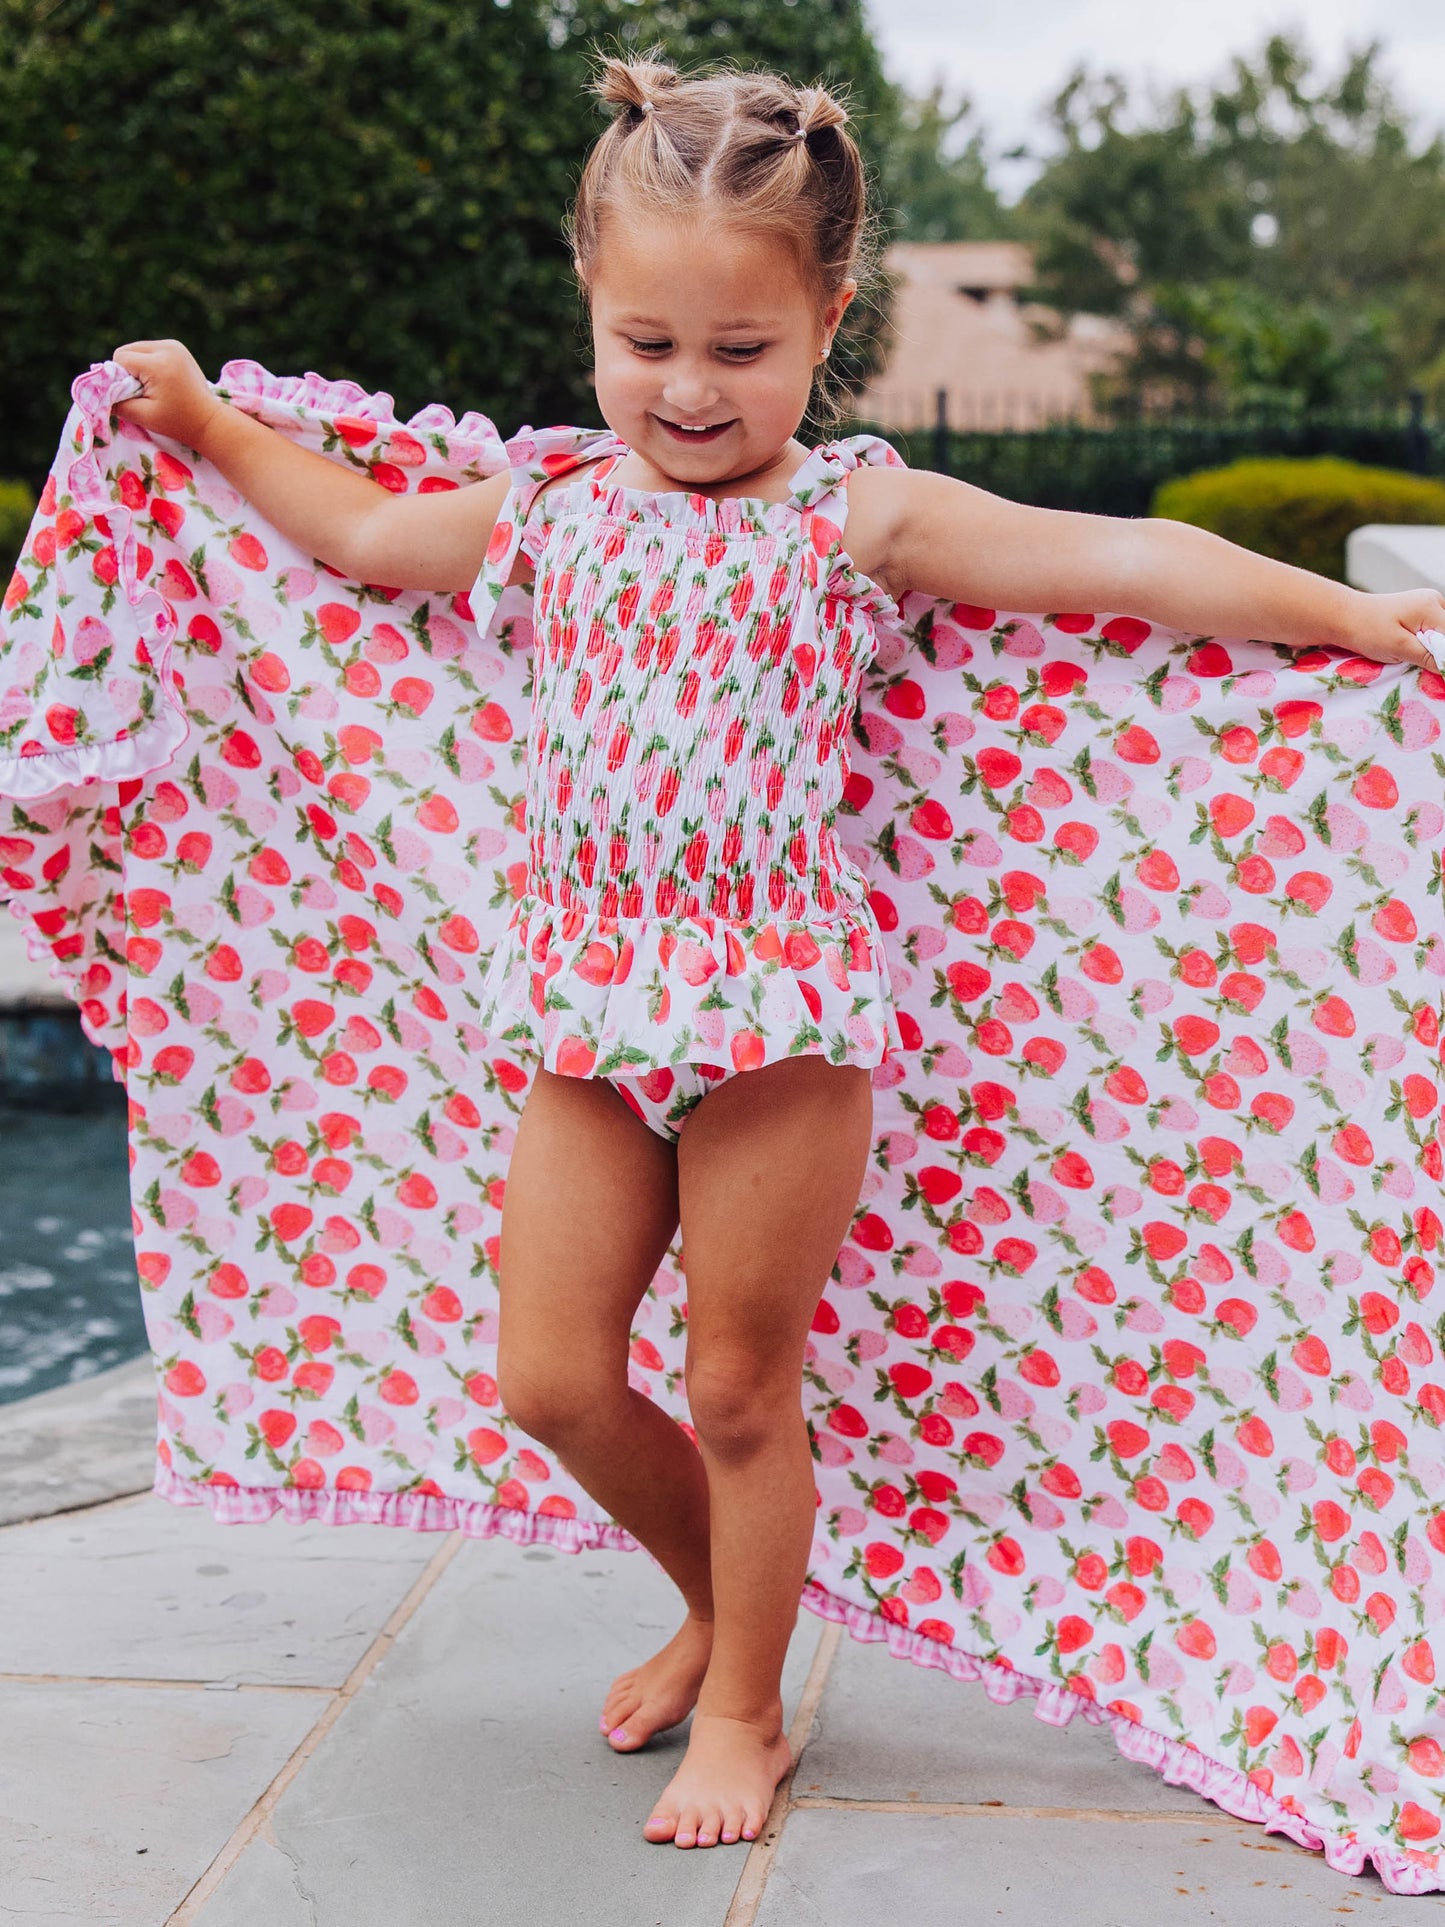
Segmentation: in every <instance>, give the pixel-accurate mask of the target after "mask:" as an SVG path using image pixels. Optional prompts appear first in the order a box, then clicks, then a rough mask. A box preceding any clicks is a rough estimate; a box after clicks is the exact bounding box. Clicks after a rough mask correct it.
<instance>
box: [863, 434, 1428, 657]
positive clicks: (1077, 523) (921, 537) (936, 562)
mask: <svg viewBox="0 0 1445 1927" xmlns="http://www.w3.org/2000/svg"><path fill="white" fill-rule="evenodd" d="M860 483H861V484H862V486H861V487H860V486H859V484H860ZM848 493H849V496H850V499H851V508H850V513H849V522H848V534H849V547H850V551H851V553H852V554H853V556H854V558H855V559H856V560H857V561H858V563H859V566H860V567H862V568H863V569H865V571H866V572H867V573H868V574H869V575H872V576H874V577H875V578H876V579H877V580H878V581H880V582H881V583H882V584H883V586H884V587H885V588H886V589H887V590H888V591H889V593H890V594H892V595H894V596H902V595H904V594H905V593H906V592H907V591H909V590H917V591H919V592H921V593H922V594H924V595H930V596H937V597H941V598H945V599H947V600H948V601H950V602H969V603H974V604H981V605H985V606H989V607H993V608H1001V609H1043V610H1057V609H1110V610H1117V611H1120V612H1123V613H1127V614H1129V615H1138V616H1144V617H1146V618H1148V619H1149V620H1150V621H1153V622H1158V623H1162V624H1164V625H1165V626H1166V627H1168V628H1172V629H1182V630H1185V631H1187V632H1189V633H1190V634H1194V635H1235V636H1251V637H1254V638H1257V639H1258V640H1260V641H1263V642H1278V643H1282V644H1284V646H1285V647H1286V648H1289V649H1303V648H1305V647H1307V646H1310V645H1312V644H1320V643H1329V644H1333V645H1334V646H1336V647H1337V648H1341V649H1348V650H1350V651H1352V652H1353V653H1354V654H1356V655H1360V656H1368V657H1371V658H1373V659H1374V660H1375V661H1377V662H1413V663H1419V664H1421V665H1423V666H1426V667H1431V666H1433V658H1432V656H1431V655H1430V652H1429V651H1428V650H1427V649H1426V648H1425V646H1424V645H1423V643H1422V642H1421V641H1420V637H1419V634H1418V631H1420V630H1422V629H1434V630H1437V631H1439V630H1445V597H1442V596H1441V595H1439V594H1437V593H1436V592H1435V591H1434V590H1433V589H1417V590H1415V589H1412V590H1408V591H1406V592H1405V593H1404V594H1401V595H1367V594H1365V593H1364V592H1363V591H1361V590H1359V589H1351V588H1347V587H1346V586H1345V584H1344V583H1342V582H1331V581H1329V580H1328V579H1327V578H1326V577H1324V576H1320V575H1315V574H1313V573H1312V572H1311V571H1310V570H1308V569H1296V568H1292V567H1291V566H1290V565H1289V564H1288V563H1286V562H1274V561H1271V560H1270V559H1269V558H1268V557H1267V556H1262V555H1255V554H1254V553H1253V552H1252V551H1251V550H1249V549H1242V548H1239V547H1238V546H1237V545H1236V544H1235V543H1233V542H1226V541H1225V540H1224V538H1223V537H1222V536H1218V535H1212V534H1210V533H1209V531H1208V530H1207V529H1197V528H1193V527H1191V526H1190V525H1189V524H1188V523H1184V522H1166V521H1163V520H1155V519H1152V518H1139V519H1131V518H1128V517H1124V516H1114V515H1078V514H1073V513H1070V512H1067V511H1063V510H1059V509H1040V508H1028V507H1025V506H1023V505H1022V504H1020V503H1017V502H1010V501H1006V500H1005V499H1004V498H1003V497H1002V496H998V495H990V494H989V493H988V492H987V490H985V489H981V488H974V487H973V486H972V485H971V484H969V483H967V482H959V481H955V480H954V479H953V478H952V477H951V476H947V475H935V474H931V473H929V472H928V471H927V470H925V469H898V468H881V467H880V468H869V469H860V470H859V471H858V473H857V474H856V475H854V476H851V477H850V478H849V484H848ZM865 553H866V556H867V559H866V560H865V559H864V555H865Z"/></svg>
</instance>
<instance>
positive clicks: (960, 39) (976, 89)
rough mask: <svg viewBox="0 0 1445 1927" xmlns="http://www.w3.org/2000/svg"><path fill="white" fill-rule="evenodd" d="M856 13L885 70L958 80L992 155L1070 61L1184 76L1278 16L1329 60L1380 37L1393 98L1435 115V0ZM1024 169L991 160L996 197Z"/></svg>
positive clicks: (1035, 125)
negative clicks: (866, 17)
mask: <svg viewBox="0 0 1445 1927" xmlns="http://www.w3.org/2000/svg"><path fill="white" fill-rule="evenodd" d="M869 12H870V14H871V16H872V21H873V29H874V33H875V35H876V37H877V39H878V42H879V44H880V46H881V47H882V50H883V58H884V61H885V64H886V65H887V68H888V71H889V73H890V74H891V75H892V76H893V78H894V79H896V80H901V81H904V82H905V83H907V84H908V85H909V86H912V87H915V88H921V87H926V86H928V85H929V84H930V83H931V81H932V80H933V79H934V78H935V77H937V76H941V77H942V78H943V80H944V81H945V83H946V84H947V85H948V86H949V87H950V88H951V89H955V90H956V89H962V90H964V91H966V92H968V93H970V94H971V95H972V96H973V99H974V103H975V106H976V108H977V110H978V118H979V119H980V121H981V122H982V124H983V125H984V127H985V128H986V129H988V130H989V133H990V135H991V140H990V147H991V150H992V151H993V152H994V153H995V154H997V153H999V152H1001V151H1002V150H1003V149H1006V148H1009V147H1013V146H1016V145H1018V144H1019V143H1020V142H1023V141H1027V142H1028V143H1029V144H1030V145H1032V146H1035V147H1037V146H1039V145H1040V144H1044V143H1046V142H1047V139H1048V130H1047V127H1046V124H1045V122H1044V120H1043V118H1042V115H1041V111H1040V110H1041V109H1042V108H1044V107H1046V105H1047V103H1048V101H1049V100H1050V99H1051V97H1052V96H1053V95H1054V94H1055V93H1056V92H1057V91H1058V89H1059V87H1060V86H1061V85H1062V84H1063V82H1064V80H1065V79H1066V78H1067V77H1068V75H1069V73H1070V72H1071V71H1072V69H1073V68H1074V66H1075V65H1076V64H1078V63H1079V62H1080V61H1084V62H1086V63H1087V64H1088V65H1089V66H1090V67H1092V68H1093V69H1094V70H1095V71H1100V70H1103V69H1107V68H1112V69H1114V70H1115V71H1118V72H1120V73H1122V74H1124V75H1125V76H1126V77H1128V78H1129V79H1138V80H1142V81H1148V80H1153V81H1156V82H1159V83H1161V84H1163V85H1165V86H1168V85H1170V84H1178V83H1180V82H1195V81H1200V80H1205V79H1209V78H1213V77H1215V76H1218V75H1222V74H1223V72H1224V71H1225V69H1226V66H1227V63H1228V60H1229V57H1230V55H1231V54H1234V53H1247V52H1252V51H1254V50H1256V49H1257V48H1259V47H1260V46H1261V45H1262V44H1263V41H1264V39H1265V37H1266V36H1267V35H1268V34H1269V33H1271V32H1275V31H1279V30H1281V29H1288V28H1295V29H1297V30H1300V31H1302V32H1303V34H1304V37H1305V40H1306V43H1307V45H1309V46H1310V47H1311V48H1313V49H1314V50H1315V52H1316V54H1317V55H1318V56H1319V58H1320V59H1321V60H1322V61H1323V62H1324V63H1325V65H1326V69H1327V71H1329V72H1334V71H1336V70H1337V68H1338V66H1339V65H1340V64H1341V62H1342V59H1343V56H1344V54H1345V52H1346V50H1347V49H1353V48H1357V47H1359V46H1362V45H1363V44H1364V43H1365V42H1367V41H1369V40H1372V39H1380V40H1383V41H1384V43H1385V60H1384V71H1385V72H1386V73H1387V74H1388V75H1389V77H1390V78H1391V79H1392V80H1393V81H1395V82H1396V91H1397V95H1398V97H1399V98H1400V99H1401V100H1403V101H1404V103H1405V105H1406V106H1407V107H1408V108H1411V109H1413V110H1414V112H1415V113H1416V114H1417V115H1418V116H1419V124H1420V125H1421V127H1422V129H1423V128H1428V129H1429V130H1430V131H1431V132H1434V131H1436V130H1437V129H1438V128H1440V127H1441V126H1442V125H1445V0H1309V5H1308V7H1305V6H1303V5H1301V4H1298V0H1209V4H1208V5H1207V6H1206V5H1203V4H1201V0H1182V4H1181V0H1174V4H1172V5H1171V4H1169V0H869ZM1033 171H1034V170H1033V169H1032V168H1030V167H1029V166H1028V165H1027V164H1026V163H1018V162H1014V163H1007V162H1004V163H1000V164H999V165H998V166H997V168H996V178H997V180H998V182H999V184H1000V186H1001V187H1002V188H1003V190H1004V193H1005V196H1006V198H1009V199H1012V198H1013V196H1014V195H1015V194H1017V193H1018V192H1020V191H1022V189H1023V187H1024V186H1025V185H1026V184H1027V182H1028V180H1029V178H1030V177H1031V175H1032V173H1033Z"/></svg>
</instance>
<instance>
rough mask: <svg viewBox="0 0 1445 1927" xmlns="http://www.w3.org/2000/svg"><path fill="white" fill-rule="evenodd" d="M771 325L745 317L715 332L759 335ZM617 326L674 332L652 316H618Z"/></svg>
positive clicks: (722, 326) (722, 324)
mask: <svg viewBox="0 0 1445 1927" xmlns="http://www.w3.org/2000/svg"><path fill="white" fill-rule="evenodd" d="M769 325H770V324H769V323H768V322H766V321H752V320H749V319H748V318H747V317H746V316H745V317H744V318H743V319H742V320H740V321H724V322H722V323H721V324H720V325H719V326H718V328H717V329H716V330H715V332H716V333H717V334H720V335H728V334H743V333H746V334H758V333H760V332H765V331H766V330H767V328H768V327H769ZM615 326H617V327H619V328H652V329H654V330H655V331H656V332H657V333H658V334H663V335H665V334H671V332H672V330H671V329H670V328H669V327H668V325H667V323H666V322H665V321H658V320H656V319H655V318H654V317H653V316H652V315H645V314H623V315H618V317H617V320H616V323H615Z"/></svg>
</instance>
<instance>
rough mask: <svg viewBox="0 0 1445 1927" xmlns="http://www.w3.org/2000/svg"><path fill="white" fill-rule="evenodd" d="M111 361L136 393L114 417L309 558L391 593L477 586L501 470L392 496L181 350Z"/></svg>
mask: <svg viewBox="0 0 1445 1927" xmlns="http://www.w3.org/2000/svg"><path fill="white" fill-rule="evenodd" d="M113 358H114V359H115V360H116V361H118V362H119V363H120V365H121V367H123V368H125V369H127V370H128V371H129V372H130V373H131V374H133V375H136V376H138V377H139V379H140V380H141V381H143V382H144V383H145V392H144V393H143V394H141V395H137V396H134V397H133V398H132V399H131V400H130V401H125V402H121V403H120V404H119V405H118V407H117V408H116V411H115V412H116V413H117V414H118V415H121V416H124V417H125V418H126V419H127V420H128V421H133V422H135V423H137V424H138V425H139V426H140V427H142V428H145V429H148V430H149V431H150V432H151V433H152V434H156V435H164V436H166V437H168V438H169V439H171V440H173V441H178V442H180V443H182V444H183V445H184V446H185V447H187V448H193V449H194V450H195V451H196V453H197V454H198V455H200V456H202V457H204V459H205V460H206V461H208V462H210V463H211V464H212V465H213V466H214V467H215V468H217V469H219V471H220V472H221V474H222V475H223V476H225V478H226V480H227V481H228V482H229V483H230V484H231V486H232V487H233V488H234V489H236V490H237V491H238V492H239V493H240V494H241V495H243V496H245V498H246V500H247V501H248V502H249V503H251V505H252V506H253V507H254V508H255V509H256V510H257V511H258V513H259V514H261V515H263V516H264V517H265V519H266V520H267V521H268V522H269V523H270V524H271V525H272V527H273V528H276V529H279V530H280V531H281V533H282V534H283V535H286V536H289V537H290V539H291V540H292V541H293V542H294V543H295V544H296V545H297V547H298V548H300V549H303V550H304V551H305V552H306V554H307V555H311V556H315V557H316V559H317V560H318V561H321V562H327V563H329V564H330V565H331V567H332V568H333V569H339V570H340V571H341V573H342V574H343V575H347V576H350V577H351V578H352V579H353V580H354V581H357V582H376V583H382V584H384V585H385V586H386V587H387V588H391V589H435V590H439V591H458V590H464V589H470V588H471V586H472V584H473V583H474V582H475V581H476V579H477V572H478V571H479V570H480V568H481V566H482V562H483V560H484V558H485V556H486V553H487V544H488V542H489V541H490V540H491V535H492V528H493V525H494V523H495V522H496V519H497V513H498V511H499V509H500V508H501V506H502V503H503V501H504V500H505V498H506V495H507V490H508V488H509V486H510V480H511V478H510V476H509V475H508V474H507V473H506V471H505V470H504V471H503V472H502V473H501V474H500V475H492V476H488V478H487V479H486V480H485V481H483V482H476V483H473V484H471V485H469V486H468V487H465V488H457V489H446V490H441V491H439V492H438V493H436V494H427V495H413V494H408V495H393V494H392V493H391V491H390V490H389V489H384V488H382V487H381V485H380V484H379V483H377V482H373V481H371V480H369V479H368V478H367V477H366V476H363V475H359V474H357V473H356V471H355V470H354V469H348V468H346V467H344V466H343V465H342V464H341V463H340V462H333V461H331V460H330V459H329V457H327V456H325V455H319V454H317V453H316V452H315V450H313V449H309V448H299V447H298V446H297V445H296V443H295V442H292V441H288V440H287V438H286V437H285V436H284V435H279V434H277V433H276V431H275V430H274V429H270V428H266V427H264V426H263V425H262V424H261V423H260V422H258V421H255V420H253V419H252V418H251V416H249V415H247V414H245V413H244V412H243V411H242V410H241V409H239V408H232V407H231V406H230V405H229V403H227V402H224V401H222V400H221V399H220V397H219V396H218V395H217V394H216V393H215V391H214V390H213V389H212V388H211V387H210V385H209V384H208V383H207V381H206V378H205V376H204V375H203V374H202V372H201V370H200V367H199V365H198V364H197V362H196V361H195V359H194V357H193V356H192V355H191V354H190V352H189V350H188V349H186V348H185V347H183V346H182V344H181V343H180V342H179V341H131V342H127V343H126V345H125V346H124V347H123V348H117V349H116V351H115V355H114V357H113Z"/></svg>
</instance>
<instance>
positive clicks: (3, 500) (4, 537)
mask: <svg viewBox="0 0 1445 1927" xmlns="http://www.w3.org/2000/svg"><path fill="white" fill-rule="evenodd" d="M34 513H35V497H34V496H33V495H32V494H31V493H30V490H29V489H28V488H27V487H26V486H25V484H24V482H0V594H3V593H4V589H5V584H6V583H7V582H8V581H9V580H10V576H11V573H12V571H13V570H14V567H15V563H16V560H17V558H18V556H19V554H20V544H21V543H22V542H23V541H24V540H25V533H26V530H27V529H28V528H29V527H30V518H31V517H32V516H33V515H34Z"/></svg>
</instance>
